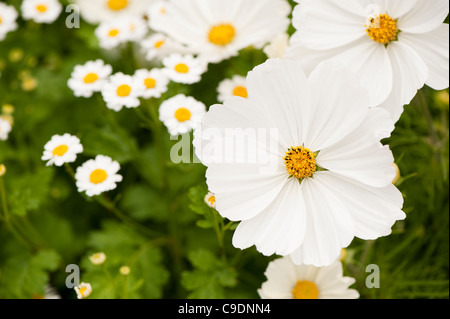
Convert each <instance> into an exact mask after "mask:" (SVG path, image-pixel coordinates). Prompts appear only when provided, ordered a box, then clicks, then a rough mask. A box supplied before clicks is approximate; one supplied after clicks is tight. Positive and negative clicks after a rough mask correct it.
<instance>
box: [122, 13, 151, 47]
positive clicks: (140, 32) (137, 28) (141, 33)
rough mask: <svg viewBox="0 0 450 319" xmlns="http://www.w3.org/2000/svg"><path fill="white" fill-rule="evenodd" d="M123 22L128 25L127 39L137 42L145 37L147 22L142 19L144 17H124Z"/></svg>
mask: <svg viewBox="0 0 450 319" xmlns="http://www.w3.org/2000/svg"><path fill="white" fill-rule="evenodd" d="M125 22H126V23H127V24H128V26H129V30H128V31H129V32H128V41H131V42H139V41H141V40H142V39H143V38H144V37H145V35H146V34H147V32H148V26H147V22H146V21H145V20H144V18H141V17H134V18H126V19H125Z"/></svg>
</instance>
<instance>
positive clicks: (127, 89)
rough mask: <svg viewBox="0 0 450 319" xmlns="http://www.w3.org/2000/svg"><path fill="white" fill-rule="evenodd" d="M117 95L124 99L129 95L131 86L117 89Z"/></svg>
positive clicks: (124, 85) (126, 85)
mask: <svg viewBox="0 0 450 319" xmlns="http://www.w3.org/2000/svg"><path fill="white" fill-rule="evenodd" d="M116 93H117V95H118V96H120V97H126V96H128V95H130V93H131V86H129V85H128V84H122V85H120V86H119V87H118V88H117V92H116Z"/></svg>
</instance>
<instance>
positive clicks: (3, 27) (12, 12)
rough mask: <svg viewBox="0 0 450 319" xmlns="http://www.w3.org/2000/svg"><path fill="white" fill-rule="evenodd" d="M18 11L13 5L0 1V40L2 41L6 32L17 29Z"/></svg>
mask: <svg viewBox="0 0 450 319" xmlns="http://www.w3.org/2000/svg"><path fill="white" fill-rule="evenodd" d="M17 17H18V13H17V11H16V9H15V8H14V7H13V6H8V5H6V4H4V3H0V41H2V40H3V39H4V38H5V37H6V34H7V33H8V32H11V31H14V30H16V29H17V23H16V20H17Z"/></svg>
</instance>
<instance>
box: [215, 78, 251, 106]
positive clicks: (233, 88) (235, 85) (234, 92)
mask: <svg viewBox="0 0 450 319" xmlns="http://www.w3.org/2000/svg"><path fill="white" fill-rule="evenodd" d="M217 92H218V93H219V95H218V97H217V100H218V101H219V102H222V103H223V102H225V100H226V99H228V98H230V97H232V96H240V97H243V98H247V97H248V92H247V84H246V81H245V77H243V76H240V75H235V76H233V77H232V78H231V79H225V80H223V81H222V82H220V83H219V86H218V87H217Z"/></svg>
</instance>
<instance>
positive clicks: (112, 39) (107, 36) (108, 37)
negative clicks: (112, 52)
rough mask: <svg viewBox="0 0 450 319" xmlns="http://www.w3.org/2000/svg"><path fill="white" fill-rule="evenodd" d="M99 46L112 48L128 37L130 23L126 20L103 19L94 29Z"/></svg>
mask: <svg viewBox="0 0 450 319" xmlns="http://www.w3.org/2000/svg"><path fill="white" fill-rule="evenodd" d="M95 35H96V36H97V38H98V40H99V43H100V47H101V48H103V49H106V50H109V49H113V48H115V47H117V46H119V45H120V44H122V43H125V42H127V41H128V40H129V39H130V24H129V22H128V20H125V19H121V20H114V21H103V22H101V23H100V24H99V26H98V27H97V28H96V29H95Z"/></svg>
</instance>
